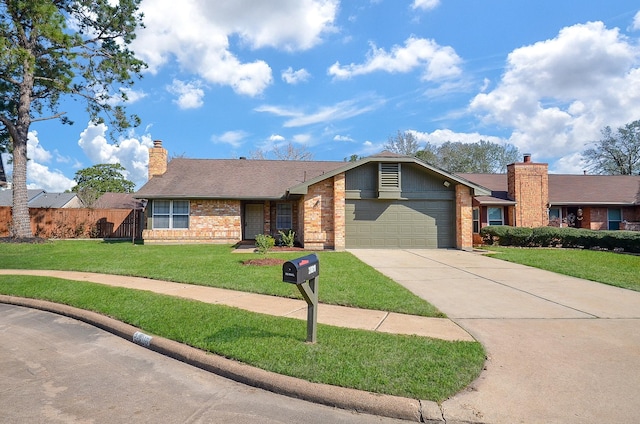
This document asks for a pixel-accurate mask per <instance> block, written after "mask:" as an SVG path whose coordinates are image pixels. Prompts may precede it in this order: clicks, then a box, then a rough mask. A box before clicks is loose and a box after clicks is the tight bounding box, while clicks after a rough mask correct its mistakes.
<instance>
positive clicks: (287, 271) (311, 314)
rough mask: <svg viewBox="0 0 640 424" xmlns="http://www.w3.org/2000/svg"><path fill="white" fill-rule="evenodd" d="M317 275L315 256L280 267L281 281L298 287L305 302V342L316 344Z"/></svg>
mask: <svg viewBox="0 0 640 424" xmlns="http://www.w3.org/2000/svg"><path fill="white" fill-rule="evenodd" d="M318 275H320V263H319V261H318V257H317V256H316V255H315V254H311V255H307V256H303V257H301V258H297V259H292V260H290V261H287V262H285V263H284V264H283V265H282V281H284V282H285V283H292V284H295V285H296V287H298V290H300V294H302V297H304V300H305V301H306V302H307V342H310V343H315V342H316V334H317V331H316V328H317V326H318Z"/></svg>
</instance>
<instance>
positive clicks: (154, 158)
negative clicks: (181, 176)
mask: <svg viewBox="0 0 640 424" xmlns="http://www.w3.org/2000/svg"><path fill="white" fill-rule="evenodd" d="M167 161H168V152H167V149H165V148H164V147H162V140H154V141H153V147H152V148H150V149H149V179H151V178H152V177H155V176H156V175H162V174H164V173H165V172H167Z"/></svg>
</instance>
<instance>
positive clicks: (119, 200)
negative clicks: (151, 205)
mask: <svg viewBox="0 0 640 424" xmlns="http://www.w3.org/2000/svg"><path fill="white" fill-rule="evenodd" d="M134 196H135V193H104V194H103V195H102V196H100V197H99V198H98V200H96V201H95V202H94V204H93V206H92V208H93V209H135V210H142V209H144V207H145V205H146V202H144V201H142V200H140V199H136V198H135V197H134Z"/></svg>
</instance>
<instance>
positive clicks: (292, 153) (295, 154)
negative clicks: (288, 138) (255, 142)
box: [249, 142, 313, 160]
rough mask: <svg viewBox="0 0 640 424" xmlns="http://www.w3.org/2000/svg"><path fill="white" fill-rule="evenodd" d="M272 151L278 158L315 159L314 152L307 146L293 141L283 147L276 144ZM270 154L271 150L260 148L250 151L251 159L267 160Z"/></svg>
mask: <svg viewBox="0 0 640 424" xmlns="http://www.w3.org/2000/svg"><path fill="white" fill-rule="evenodd" d="M270 153H271V154H273V156H275V158H276V159H278V160H313V153H311V152H310V151H309V150H307V148H306V147H304V146H300V147H296V146H294V144H293V143H291V142H290V143H289V144H287V145H286V146H283V147H279V146H274V147H273V149H272V150H271V152H270ZM268 156H269V152H265V151H264V150H262V149H259V148H258V149H256V150H253V151H251V152H249V157H250V158H251V159H258V160H265V159H268Z"/></svg>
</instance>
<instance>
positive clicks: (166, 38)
mask: <svg viewBox="0 0 640 424" xmlns="http://www.w3.org/2000/svg"><path fill="white" fill-rule="evenodd" d="M338 3H339V2H338V0H299V1H290V0H273V1H269V2H256V1H253V0H236V1H225V2H202V1H198V0H183V1H181V2H180V6H179V7H176V3H175V2H174V1H173V0H143V2H142V4H141V7H140V10H141V11H142V12H143V13H144V16H145V17H144V22H145V25H146V28H144V29H142V30H140V31H139V34H138V37H137V38H136V40H135V43H134V45H133V49H134V51H135V52H136V53H137V54H138V55H139V56H140V57H141V58H142V59H144V60H145V61H146V62H147V63H148V65H149V71H150V72H154V73H155V72H157V71H158V70H159V68H160V67H162V66H163V65H165V64H166V63H167V62H169V61H170V60H172V59H174V58H175V60H177V62H178V63H179V65H180V66H181V67H182V68H183V70H185V71H187V72H191V73H194V74H197V75H199V76H200V77H201V78H203V79H205V80H206V81H208V82H210V83H214V84H220V85H223V86H230V87H231V88H232V89H233V90H234V91H236V92H237V93H239V94H244V95H248V96H256V95H259V94H261V93H262V92H263V91H264V90H265V89H266V88H267V87H268V86H269V85H270V84H271V83H272V80H273V78H272V73H271V68H270V67H269V65H268V64H267V63H266V62H265V61H264V60H255V61H253V62H242V61H241V60H240V59H239V58H238V57H237V54H236V53H234V52H233V51H232V48H231V46H230V42H229V39H230V37H234V36H237V37H239V39H240V42H241V43H240V44H244V45H247V46H248V47H249V48H251V49H259V48H263V47H273V48H276V49H280V50H285V51H296V50H306V49H310V48H312V47H313V46H315V45H317V44H318V43H320V42H321V41H322V36H323V34H324V33H326V32H330V31H334V28H333V22H334V20H335V18H336V14H337V10H338Z"/></svg>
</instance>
